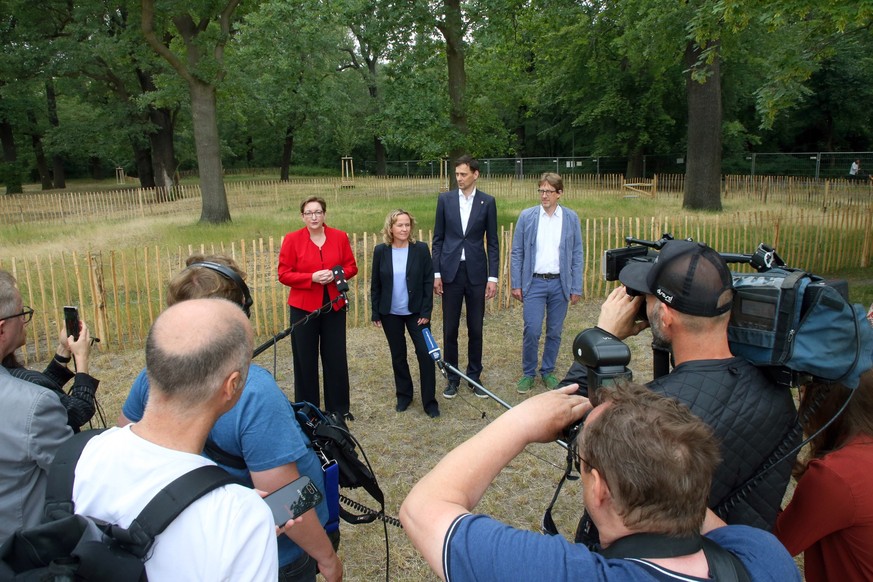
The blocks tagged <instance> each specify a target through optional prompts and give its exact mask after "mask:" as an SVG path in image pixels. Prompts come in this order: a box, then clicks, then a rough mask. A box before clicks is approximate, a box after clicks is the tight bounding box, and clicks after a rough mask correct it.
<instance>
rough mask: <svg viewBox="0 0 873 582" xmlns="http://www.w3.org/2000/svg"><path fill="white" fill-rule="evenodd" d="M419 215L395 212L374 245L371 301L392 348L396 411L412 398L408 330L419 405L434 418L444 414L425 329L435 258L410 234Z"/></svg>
mask: <svg viewBox="0 0 873 582" xmlns="http://www.w3.org/2000/svg"><path fill="white" fill-rule="evenodd" d="M414 229H415V218H413V216H412V215H411V214H409V213H408V212H406V211H405V210H399V209H398V210H392V211H391V212H389V213H388V216H387V217H386V218H385V226H384V228H383V229H382V239H383V240H384V241H385V242H384V244H380V245H376V248H375V249H373V276H372V279H371V281H370V302H371V304H372V307H373V323H374V324H375V325H376V327H381V328H382V331H384V332H385V337H386V338H387V339H388V347H389V348H390V350H391V365H392V367H393V368H394V385H395V388H396V393H397V407H396V410H397V412H403V411H404V410H406V409H407V408H408V407H409V405H410V403H411V402H412V395H413V389H412V376H411V374H410V373H409V364H408V362H407V360H406V334H405V333H404V328H405V329H406V330H407V331H409V335H410V337H412V344H413V345H414V346H415V355H416V356H417V357H418V367H419V369H420V371H421V404H422V406H423V408H424V411H425V412H426V413H427V415H428V416H430V417H431V418H436V417H438V416H439V415H440V408H439V404H438V403H437V401H436V398H435V397H434V390H435V386H436V373H435V372H434V364H433V361H432V360H431V359H430V356H429V355H428V353H427V346H426V345H425V342H424V336H423V335H422V333H421V330H422V329H424V328H425V327H428V324H429V323H430V313H431V310H432V309H433V262H432V261H431V257H430V250H429V249H428V247H427V244H426V243H423V242H416V241H415V239H414V238H413V236H412V233H413V231H414Z"/></svg>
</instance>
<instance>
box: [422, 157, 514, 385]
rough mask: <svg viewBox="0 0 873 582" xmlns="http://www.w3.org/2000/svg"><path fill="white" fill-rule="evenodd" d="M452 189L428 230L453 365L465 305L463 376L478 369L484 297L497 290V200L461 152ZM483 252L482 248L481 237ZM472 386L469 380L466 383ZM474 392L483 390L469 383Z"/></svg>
mask: <svg viewBox="0 0 873 582" xmlns="http://www.w3.org/2000/svg"><path fill="white" fill-rule="evenodd" d="M455 178H456V180H457V182H458V189H457V190H451V191H449V192H443V193H442V194H440V196H439V199H438V200H437V209H436V220H435V222H434V232H433V249H432V253H433V269H434V282H433V288H434V293H436V294H437V295H439V296H441V297H442V298H443V344H444V346H445V359H446V362H447V363H449V364H451V365H452V366H454V367H457V366H458V330H459V328H460V323H461V306H462V304H464V303H466V306H467V336H468V345H467V372H466V373H467V376H468V377H469V378H471V379H472V380H475V381H476V382H479V376H480V374H481V373H482V324H483V322H484V320H485V299H492V298H493V297H494V296H495V295H497V266H498V264H499V261H498V255H499V242H498V240H497V204H496V202H495V201H494V198H493V197H491V196H489V195H488V194H486V193H484V192H482V191H481V190H477V189H476V180H478V179H479V161H478V160H475V159H473V158H472V157H470V156H461V157H460V158H458V160H457V161H456V162H455ZM486 242H487V244H488V252H487V254H486V252H485V243H486ZM458 385H459V377H458V376H457V375H456V374H452V373H451V372H450V373H449V383H448V385H447V386H446V389H445V390H444V391H443V396H444V397H446V398H454V397H455V395H456V394H457V393H458ZM471 387H472V386H471ZM474 392H475V394H476V396H479V397H480V398H485V397H486V394H485V393H484V392H483V391H481V390H479V389H478V388H474Z"/></svg>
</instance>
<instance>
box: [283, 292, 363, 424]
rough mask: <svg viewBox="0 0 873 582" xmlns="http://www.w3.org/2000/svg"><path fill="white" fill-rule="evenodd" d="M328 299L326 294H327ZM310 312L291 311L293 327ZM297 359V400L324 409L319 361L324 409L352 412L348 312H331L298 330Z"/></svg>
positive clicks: (294, 350)
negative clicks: (320, 378) (321, 384)
mask: <svg viewBox="0 0 873 582" xmlns="http://www.w3.org/2000/svg"><path fill="white" fill-rule="evenodd" d="M325 295H326V293H325ZM308 314H309V312H308V311H304V310H302V309H297V308H296V307H291V324H292V325H293V324H294V323H296V322H298V321H300V320H301V319H303V318H305V317H306V316H307V315H308ZM291 352H292V354H293V357H294V400H296V401H298V402H299V401H301V400H306V401H307V402H311V403H312V404H315V405H316V406H318V407H319V408H320V407H321V398H320V390H319V382H318V357H319V354H320V355H321V366H322V370H323V375H324V409H325V410H327V411H328V412H336V413H337V414H340V415H342V414H345V413H347V412H348V411H349V363H348V359H347V357H346V312H345V311H344V310H342V309H341V310H339V311H334V310H333V309H330V310H328V311H327V312H326V313H322V314H321V315H319V316H318V317H314V318H312V319H311V320H309V321H308V322H307V323H306V325H301V326H299V327H295V328H294V332H293V333H292V334H291Z"/></svg>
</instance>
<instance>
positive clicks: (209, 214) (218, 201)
mask: <svg viewBox="0 0 873 582" xmlns="http://www.w3.org/2000/svg"><path fill="white" fill-rule="evenodd" d="M188 89H189V91H190V92H191V113H192V118H193V125H194V144H195V146H196V148H197V169H198V173H199V174H200V195H201V197H202V203H203V209H202V211H201V213H200V222H208V223H213V224H218V223H222V222H230V209H229V208H228V206H227V192H226V191H225V189H224V175H223V169H222V167H221V143H220V141H219V138H218V119H217V115H216V113H217V108H216V100H215V87H214V86H213V85H211V84H209V83H204V82H202V81H199V80H198V79H196V78H192V80H191V81H190V82H189V83H188Z"/></svg>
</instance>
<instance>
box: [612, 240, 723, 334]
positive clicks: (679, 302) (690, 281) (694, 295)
mask: <svg viewBox="0 0 873 582" xmlns="http://www.w3.org/2000/svg"><path fill="white" fill-rule="evenodd" d="M618 279H619V281H621V282H622V283H623V284H624V285H625V286H626V287H627V288H628V289H630V290H632V291H636V292H637V293H640V294H643V293H645V294H648V295H654V296H655V297H657V298H658V299H659V300H660V301H661V302H662V303H666V304H667V305H669V306H670V307H672V308H673V309H675V310H676V311H679V312H681V313H687V314H688V315H698V316H702V317H715V316H716V315H721V314H722V313H725V312H727V311H730V309H731V306H732V304H733V300H731V301H729V302H727V303H726V304H725V305H722V306H721V307H719V305H718V300H719V298H720V297H721V295H722V293H724V292H725V291H727V290H728V289H733V278H732V277H731V272H730V270H728V267H727V263H725V261H724V259H723V258H722V257H721V255H719V254H718V253H717V252H715V251H714V250H713V249H711V248H709V247H708V246H706V245H705V244H703V243H699V242H694V241H687V240H671V241H668V242H667V243H665V244H664V246H663V247H662V248H661V252H660V253H658V255H657V256H656V257H655V260H654V261H653V262H652V261H645V260H631V261H629V262H628V264H627V266H625V267H624V268H623V269H622V270H621V272H620V273H619V274H618Z"/></svg>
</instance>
